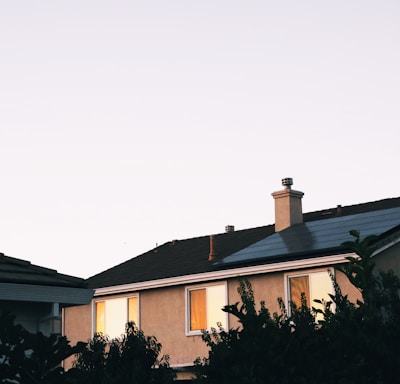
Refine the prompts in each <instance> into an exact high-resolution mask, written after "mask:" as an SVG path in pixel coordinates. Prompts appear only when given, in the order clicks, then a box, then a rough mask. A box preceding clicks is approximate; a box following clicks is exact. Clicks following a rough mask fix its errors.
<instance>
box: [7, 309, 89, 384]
mask: <svg viewBox="0 0 400 384" xmlns="http://www.w3.org/2000/svg"><path fill="white" fill-rule="evenodd" d="M80 347H81V345H80V344H78V345H76V346H74V347H71V346H70V344H69V341H68V340H67V339H66V337H64V336H56V335H50V336H46V335H43V333H41V332H39V333H30V332H28V331H27V330H26V329H24V328H23V327H22V326H21V325H19V324H15V317H14V316H13V315H12V314H10V313H9V312H2V313H1V314H0V383H13V384H63V383H66V378H67V376H66V374H65V372H64V369H63V368H62V367H61V363H62V361H63V360H64V359H66V358H67V357H69V356H71V355H73V354H75V353H77V352H78V351H79V348H80Z"/></svg>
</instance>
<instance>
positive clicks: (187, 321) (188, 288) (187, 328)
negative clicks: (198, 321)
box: [185, 281, 229, 336]
mask: <svg viewBox="0 0 400 384" xmlns="http://www.w3.org/2000/svg"><path fill="white" fill-rule="evenodd" d="M215 286H223V287H224V290H225V297H224V301H225V304H224V305H228V284H227V282H226V281H224V282H215V283H208V284H201V285H190V286H186V287H185V331H186V336H196V335H201V334H202V330H193V331H192V330H191V329H190V292H191V291H194V290H196V289H207V288H209V287H215ZM222 317H224V320H225V321H224V325H225V328H224V329H229V323H228V321H229V316H228V313H227V312H224V311H222V308H221V318H222ZM221 320H222V319H221ZM211 328H215V329H217V324H211V325H210V324H207V328H206V330H208V331H210V330H211ZM217 331H218V329H217Z"/></svg>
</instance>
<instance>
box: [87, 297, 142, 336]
mask: <svg viewBox="0 0 400 384" xmlns="http://www.w3.org/2000/svg"><path fill="white" fill-rule="evenodd" d="M133 298H135V299H136V300H137V320H138V321H137V322H135V324H136V326H137V327H138V328H139V329H140V295H139V293H133V294H130V295H128V296H116V297H110V296H108V297H98V298H95V299H94V300H92V335H94V334H95V333H97V303H102V302H103V303H105V305H104V313H105V316H106V312H107V304H106V303H107V301H110V300H115V299H125V301H126V303H125V304H126V321H125V325H126V324H127V323H128V321H129V299H133ZM104 328H105V331H106V330H107V325H106V321H105V319H104ZM124 332H125V329H123V330H122V332H121V334H120V335H118V336H112V335H111V336H110V335H108V334H107V332H105V333H103V335H107V336H108V337H109V338H110V339H113V338H115V337H119V336H121V335H122V334H123V333H124Z"/></svg>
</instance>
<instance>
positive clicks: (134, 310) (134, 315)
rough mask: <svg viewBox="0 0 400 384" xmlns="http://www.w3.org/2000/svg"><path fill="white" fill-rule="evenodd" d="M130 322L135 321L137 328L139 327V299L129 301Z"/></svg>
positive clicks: (134, 298) (133, 298) (131, 298)
mask: <svg viewBox="0 0 400 384" xmlns="http://www.w3.org/2000/svg"><path fill="white" fill-rule="evenodd" d="M128 321H134V322H135V324H136V326H139V311H138V299H137V297H130V298H129V299H128Z"/></svg>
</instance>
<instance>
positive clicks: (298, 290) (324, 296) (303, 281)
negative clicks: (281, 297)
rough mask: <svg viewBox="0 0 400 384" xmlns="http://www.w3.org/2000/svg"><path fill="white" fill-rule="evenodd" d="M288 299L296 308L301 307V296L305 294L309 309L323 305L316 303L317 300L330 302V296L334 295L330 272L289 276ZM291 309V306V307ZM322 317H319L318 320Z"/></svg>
mask: <svg viewBox="0 0 400 384" xmlns="http://www.w3.org/2000/svg"><path fill="white" fill-rule="evenodd" d="M286 283H287V297H288V300H287V301H288V303H289V304H290V303H291V302H292V303H294V304H295V305H296V307H297V308H298V307H300V306H301V294H302V293H304V294H305V297H306V300H307V304H308V305H309V307H310V308H311V307H314V308H320V309H322V305H321V304H318V303H315V302H314V300H315V299H319V300H325V301H329V300H331V299H330V297H329V294H330V293H331V294H332V293H333V285H332V280H331V277H330V275H329V273H328V271H316V272H309V273H299V274H293V275H287V280H286ZM289 308H290V305H289ZM320 318H321V315H318V316H317V320H318V319H320Z"/></svg>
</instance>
